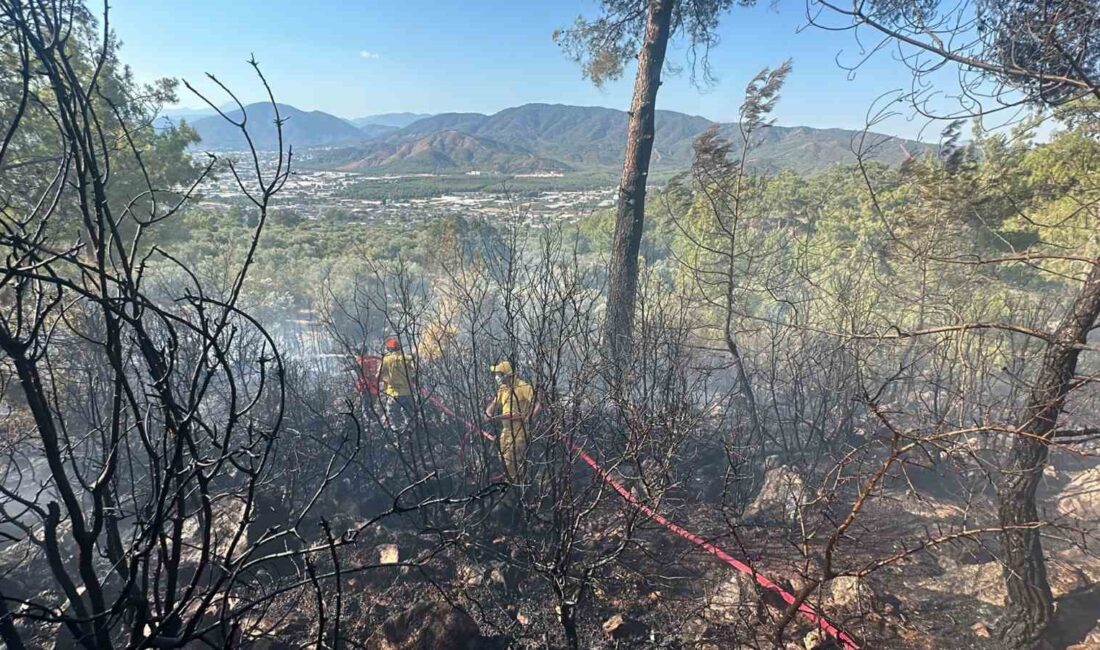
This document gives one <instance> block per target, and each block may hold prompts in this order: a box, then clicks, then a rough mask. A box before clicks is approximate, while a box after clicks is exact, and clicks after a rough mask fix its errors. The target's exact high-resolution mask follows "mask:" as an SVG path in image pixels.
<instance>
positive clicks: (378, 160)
mask: <svg viewBox="0 0 1100 650" xmlns="http://www.w3.org/2000/svg"><path fill="white" fill-rule="evenodd" d="M324 159H325V162H326V164H328V165H329V166H331V167H335V168H337V169H341V170H344V171H363V170H368V169H384V170H386V171H394V172H441V173H442V172H456V171H458V172H461V171H475V170H487V169H492V170H496V171H501V172H507V173H530V172H545V171H568V170H569V169H570V168H569V166H568V165H565V164H563V163H561V162H560V161H557V160H553V159H549V158H542V157H539V156H536V155H534V154H532V153H531V152H529V151H526V150H524V149H522V148H520V147H515V146H511V145H507V144H503V143H500V142H496V141H493V140H488V139H486V138H480V137H477V136H473V135H469V134H467V133H462V132H461V131H455V130H445V131H437V132H432V133H429V134H427V135H424V136H422V137H416V136H412V137H409V136H406V137H403V138H395V139H389V140H384V141H380V142H373V143H370V144H367V145H364V146H359V147H351V148H341V149H334V150H330V151H326V152H324Z"/></svg>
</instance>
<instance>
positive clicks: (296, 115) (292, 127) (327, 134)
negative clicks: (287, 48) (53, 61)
mask: <svg viewBox="0 0 1100 650" xmlns="http://www.w3.org/2000/svg"><path fill="white" fill-rule="evenodd" d="M278 106H279V114H280V117H282V118H283V119H284V120H286V121H285V123H284V124H283V142H284V145H286V146H293V147H294V148H296V149H304V148H307V147H322V146H333V145H346V144H352V143H357V142H364V141H365V140H367V139H368V138H367V136H366V135H365V134H364V133H363V132H362V131H360V130H359V129H357V128H356V127H354V126H352V125H351V124H348V123H347V122H345V121H344V120H342V119H340V118H338V117H336V116H335V115H329V114H328V113H324V112H322V111H310V112H306V111H301V110H298V109H297V108H294V107H293V106H288V105H286V104H279V105H278ZM245 112H246V113H247V115H248V132H249V135H250V136H251V137H252V141H253V143H254V144H255V146H256V147H257V148H258V149H265V150H273V149H276V148H277V147H278V137H277V133H276V130H275V110H274V108H273V107H272V106H271V104H267V103H256V104H250V105H248V106H245ZM227 115H229V116H230V117H232V118H233V119H235V120H239V119H240V117H241V112H240V111H239V110H237V111H233V112H231V113H227ZM191 126H193V127H194V128H195V130H196V131H198V133H199V136H200V137H201V138H202V142H200V143H199V145H198V148H200V149H210V150H239V149H243V148H245V146H246V142H245V139H244V136H243V135H241V132H240V129H238V128H237V127H235V126H233V125H232V124H230V123H228V122H227V121H225V120H224V119H222V118H221V116H217V115H215V116H213V117H204V118H200V119H197V120H195V121H194V122H193V123H192V124H191Z"/></svg>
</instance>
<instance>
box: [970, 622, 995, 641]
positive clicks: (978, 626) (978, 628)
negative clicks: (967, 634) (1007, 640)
mask: <svg viewBox="0 0 1100 650" xmlns="http://www.w3.org/2000/svg"><path fill="white" fill-rule="evenodd" d="M970 631H971V632H973V633H974V636H976V637H978V638H979V639H988V638H989V637H991V636H993V633H992V632H990V631H989V627H988V626H987V625H986V624H985V623H975V624H973V625H971V626H970Z"/></svg>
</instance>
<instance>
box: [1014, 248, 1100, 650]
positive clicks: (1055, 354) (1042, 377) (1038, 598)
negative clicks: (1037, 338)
mask: <svg viewBox="0 0 1100 650" xmlns="http://www.w3.org/2000/svg"><path fill="white" fill-rule="evenodd" d="M1098 313H1100V261H1097V262H1095V263H1094V264H1093V267H1092V269H1091V270H1090V271H1089V274H1088V277H1087V278H1086V280H1085V284H1084V286H1083V287H1082V288H1081V291H1080V292H1079V293H1078V294H1077V297H1076V299H1075V300H1074V302H1073V307H1072V309H1071V310H1070V312H1069V313H1068V314H1067V315H1066V317H1065V318H1064V319H1063V320H1062V322H1061V324H1059V326H1058V329H1057V330H1056V331H1055V333H1054V337H1053V341H1052V342H1051V343H1050V344H1049V345H1048V347H1047V350H1046V353H1045V354H1044V355H1043V362H1042V366H1041V367H1040V368H1039V374H1038V377H1037V381H1036V382H1035V385H1034V388H1033V389H1032V392H1031V396H1030V398H1029V400H1028V406H1027V410H1026V411H1025V412H1024V421H1023V423H1022V424H1021V426H1020V428H1019V433H1017V435H1016V436H1015V437H1014V438H1013V441H1012V449H1011V455H1010V457H1009V460H1008V466H1007V467H1006V469H1005V473H1004V478H1003V479H1002V481H1001V485H1000V490H999V498H1000V508H999V516H1000V522H1001V526H1002V527H1003V528H1004V532H1003V533H1002V542H1003V547H1004V548H1003V556H1004V576H1005V586H1006V587H1007V591H1008V600H1007V602H1006V609H1005V627H1004V629H1003V630H1002V635H1003V640H1004V642H1005V647H1007V648H1016V649H1019V650H1024V649H1030V648H1034V647H1036V645H1037V644H1038V643H1039V642H1040V639H1041V638H1042V636H1043V633H1044V632H1045V630H1046V628H1047V625H1048V624H1049V623H1050V619H1051V615H1052V614H1053V612H1054V598H1053V595H1052V594H1051V591H1050V582H1049V581H1048V580H1047V571H1046V561H1045V560H1044V558H1043V548H1042V544H1041V543H1040V539H1039V529H1038V525H1039V513H1038V510H1037V508H1036V505H1035V490H1036V488H1037V487H1038V485H1039V479H1040V478H1041V477H1042V475H1043V468H1044V467H1045V466H1046V463H1047V457H1048V454H1049V447H1048V444H1049V441H1050V439H1051V437H1052V436H1053V435H1054V430H1055V427H1056V426H1057V424H1058V418H1059V416H1060V415H1061V413H1062V409H1063V407H1064V405H1065V400H1066V395H1067V394H1068V393H1069V391H1070V388H1071V382H1072V381H1073V375H1074V373H1075V372H1076V369H1077V358H1078V356H1079V355H1080V352H1081V348H1080V346H1081V345H1082V344H1084V343H1085V340H1086V339H1087V337H1088V333H1089V330H1090V329H1091V328H1092V326H1093V324H1094V323H1095V322H1096V317H1097V315H1098Z"/></svg>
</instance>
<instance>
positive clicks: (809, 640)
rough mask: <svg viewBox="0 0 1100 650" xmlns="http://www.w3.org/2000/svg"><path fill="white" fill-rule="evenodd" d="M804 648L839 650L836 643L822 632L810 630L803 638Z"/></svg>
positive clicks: (810, 649) (811, 649) (809, 649)
mask: <svg viewBox="0 0 1100 650" xmlns="http://www.w3.org/2000/svg"><path fill="white" fill-rule="evenodd" d="M802 647H803V648H805V649H806V650H839V646H837V644H836V641H834V640H833V639H832V637H830V636H829V635H828V634H825V632H823V631H822V630H810V632H809V634H807V635H806V636H805V637H803V638H802Z"/></svg>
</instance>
